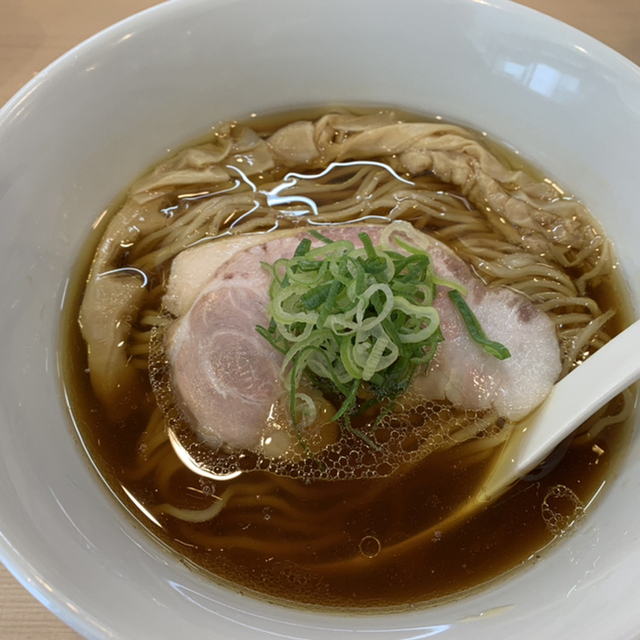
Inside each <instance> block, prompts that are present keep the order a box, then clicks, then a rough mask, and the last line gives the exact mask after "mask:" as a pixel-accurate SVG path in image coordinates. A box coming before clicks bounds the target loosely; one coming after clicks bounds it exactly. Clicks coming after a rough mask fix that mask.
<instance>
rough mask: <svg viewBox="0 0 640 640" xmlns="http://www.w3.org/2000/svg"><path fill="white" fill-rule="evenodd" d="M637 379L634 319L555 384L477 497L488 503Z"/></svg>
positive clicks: (638, 335) (639, 340) (639, 328)
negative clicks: (628, 325)
mask: <svg viewBox="0 0 640 640" xmlns="http://www.w3.org/2000/svg"><path fill="white" fill-rule="evenodd" d="M639 378H640V320H637V321H636V322H634V323H633V324H632V325H631V326H630V327H628V328H627V329H625V330H624V331H623V332H622V333H620V334H619V335H618V336H616V337H615V338H614V339H613V340H611V341H610V342H608V343H607V344H606V345H605V346H604V347H602V348H601V349H599V350H598V351H596V352H595V353H594V354H593V355H592V356H591V357H589V358H588V359H587V360H585V361H584V362H583V363H582V364H581V365H580V366H579V367H576V369H574V370H573V371H572V372H571V373H570V374H569V375H567V376H565V377H564V378H563V379H562V380H560V381H559V382H557V383H556V384H555V386H554V387H553V389H552V390H551V393H550V394H549V395H548V396H547V398H546V399H545V401H544V402H543V403H542V404H541V405H540V406H539V407H538V408H537V409H536V410H535V411H533V413H531V414H530V415H529V416H527V418H525V420H524V421H522V422H521V423H520V424H519V425H518V427H517V428H516V430H515V431H514V432H513V434H511V436H510V437H509V439H508V440H507V442H506V443H505V444H504V446H503V449H502V451H501V452H500V455H499V457H498V459H497V461H496V463H495V465H494V467H493V468H492V470H491V472H490V473H489V475H488V476H487V478H486V479H485V481H484V484H483V486H482V488H481V490H480V492H479V494H478V497H477V499H478V501H479V502H492V501H493V500H495V499H496V498H497V497H499V496H500V495H501V494H502V493H504V491H506V490H507V489H508V488H509V487H510V486H511V485H512V484H513V483H514V482H515V481H516V480H518V479H520V478H522V477H523V476H525V475H526V474H527V473H528V472H529V471H531V469H533V468H534V467H535V466H536V465H537V464H538V463H540V462H541V461H542V460H544V458H546V457H547V456H548V455H549V454H550V453H551V452H552V451H553V449H554V448H555V447H556V446H557V445H559V444H560V443H561V442H562V441H563V440H564V439H565V438H566V437H567V436H569V435H571V433H572V432H573V431H574V430H575V429H576V428H577V427H578V426H580V424H581V423H582V422H584V421H585V420H586V419H587V418H588V417H590V416H592V415H593V414H594V413H595V412H596V411H597V410H598V409H600V408H601V407H603V406H604V405H605V404H606V403H607V402H609V400H611V399H612V398H613V397H614V396H616V395H617V394H618V393H620V391H622V390H623V389H626V388H627V387H628V386H629V385H630V384H632V383H633V382H635V381H636V380H638V379H639Z"/></svg>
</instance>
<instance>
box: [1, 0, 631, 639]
mask: <svg viewBox="0 0 640 640" xmlns="http://www.w3.org/2000/svg"><path fill="white" fill-rule="evenodd" d="M223 1H224V0H215V1H213V2H211V1H210V0H209V2H208V4H209V5H210V8H211V10H212V11H215V8H216V5H218V4H219V3H222V2H223ZM231 1H233V2H242V1H245V0H231ZM343 1H344V2H349V1H350V0H343ZM428 1H430V2H431V1H433V2H443V3H448V4H459V5H472V4H482V5H485V6H486V7H487V9H488V10H492V11H493V10H498V11H503V12H506V13H509V14H511V15H512V16H515V17H520V18H521V19H522V20H529V21H530V20H536V21H538V22H539V23H540V24H541V25H544V26H546V27H553V28H555V29H556V30H558V31H559V32H560V33H561V34H562V35H563V36H564V38H565V41H567V42H571V43H572V44H573V46H575V47H576V48H578V49H583V50H587V51H589V52H590V53H591V55H592V56H594V57H597V58H599V59H600V60H602V61H603V62H604V63H605V64H606V65H607V66H610V65H614V66H615V67H616V68H617V70H618V71H619V72H621V73H626V74H633V75H634V76H635V77H636V78H637V79H638V80H640V67H638V66H637V65H636V64H634V63H633V62H632V61H630V60H629V59H627V58H626V57H624V56H623V55H622V54H620V53H618V52H617V51H615V50H613V49H612V48H611V47H609V46H608V45H606V44H604V43H602V42H600V41H598V40H596V39H595V38H593V37H592V36H590V35H588V34H586V33H584V32H582V31H580V30H579V29H577V28H575V27H573V26H571V25H569V24H567V23H565V22H563V21H561V20H559V19H557V18H553V17H551V16H548V15H546V14H544V13H542V12H540V11H537V10H535V9H532V8H530V7H526V6H524V5H521V4H518V3H517V2H514V1H513V0H490V1H485V0H428ZM206 2H207V0H181V1H180V2H171V0H164V1H163V2H161V3H160V4H157V5H155V6H152V7H149V8H147V9H144V10H142V11H140V12H137V13H135V14H133V15H131V16H128V17H126V18H124V19H122V20H120V21H118V22H116V23H114V24H113V25H110V26H109V27H107V28H105V29H103V30H101V31H99V32H98V33H96V34H94V35H92V36H90V37H89V38H87V39H85V40H83V41H82V42H80V43H79V44H77V45H76V46H74V47H73V48H71V49H70V50H68V51H67V52H65V53H64V54H62V55H61V56H59V57H58V58H57V59H55V60H54V61H53V62H51V63H50V64H49V65H47V66H46V67H45V68H44V69H43V70H42V71H40V72H39V73H38V74H37V75H36V76H34V77H33V78H32V79H31V80H30V81H29V82H27V83H26V84H25V85H24V86H23V87H22V88H21V89H19V90H18V91H17V92H16V93H15V94H14V95H13V96H12V97H11V98H10V99H9V100H8V101H7V102H6V103H5V104H4V105H2V106H1V107H0V130H2V129H3V128H5V127H8V126H11V121H12V119H13V118H14V116H15V115H16V113H17V112H19V111H20V109H21V107H22V105H23V103H24V102H25V101H29V100H31V99H33V94H34V93H35V94H37V93H38V92H39V91H40V90H45V89H46V87H47V85H48V84H50V83H52V82H55V79H56V77H57V76H58V75H60V74H65V73H67V72H68V71H69V69H70V67H72V66H73V65H74V64H76V63H77V60H78V59H80V58H82V57H83V56H85V55H86V54H87V53H91V52H97V51H99V50H100V49H101V48H103V47H105V46H108V45H109V44H111V43H114V42H116V41H117V40H118V39H120V38H121V37H122V36H123V35H126V34H127V33H131V32H134V31H138V30H146V29H147V28H150V25H151V22H152V21H153V19H156V18H157V19H158V20H168V19H170V16H171V15H173V14H174V13H183V12H189V11H190V10H191V9H192V8H194V7H196V6H201V5H204V4H205V3H206ZM150 19H151V22H150ZM151 28H152V27H151ZM18 546H19V545H14V544H13V543H12V541H10V540H9V539H7V538H6V537H5V535H4V534H3V533H2V530H1V529H0V561H1V562H2V563H3V564H4V565H5V566H6V568H7V569H8V570H9V571H10V572H11V574H12V575H13V576H14V577H15V578H16V579H17V580H18V582H19V583H20V584H21V585H22V586H23V587H24V588H25V589H26V590H27V591H28V592H29V593H31V595H32V596H34V597H35V598H36V599H37V600H38V601H39V602H40V603H41V604H42V605H43V606H45V607H46V608H47V609H49V610H50V611H51V612H52V613H53V614H54V615H56V616H57V617H58V618H59V619H60V620H62V621H63V622H64V623H65V624H67V625H68V626H69V627H70V628H72V629H74V630H75V631H77V632H78V633H80V634H81V635H82V636H85V637H92V638H94V637H95V638H113V639H115V638H119V637H120V636H119V635H117V634H115V635H114V634H113V633H112V632H111V631H110V630H109V629H108V628H106V627H105V626H103V625H102V624H101V623H100V621H99V620H98V619H97V618H96V617H94V616H93V614H91V613H89V612H88V611H87V610H83V609H78V610H75V611H74V610H72V609H71V608H69V606H68V603H67V601H66V600H65V597H64V594H63V593H62V592H61V591H60V590H59V589H56V587H55V586H54V585H55V583H56V579H55V577H53V579H51V580H50V579H47V580H46V582H45V580H44V578H43V575H42V574H41V573H40V571H39V570H38V568H37V567H36V566H34V565H33V564H31V562H30V561H29V560H28V559H27V558H25V557H24V556H23V555H22V553H21V552H20V550H19V548H18ZM45 585H46V587H47V588H45ZM51 587H53V588H52V589H51ZM638 619H639V620H640V614H639V616H638Z"/></svg>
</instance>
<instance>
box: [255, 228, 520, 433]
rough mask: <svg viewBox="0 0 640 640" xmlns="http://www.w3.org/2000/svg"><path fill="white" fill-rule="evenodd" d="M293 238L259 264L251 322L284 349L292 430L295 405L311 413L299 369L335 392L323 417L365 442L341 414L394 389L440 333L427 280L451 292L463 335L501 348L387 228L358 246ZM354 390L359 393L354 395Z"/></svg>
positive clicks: (458, 296) (425, 257)
mask: <svg viewBox="0 0 640 640" xmlns="http://www.w3.org/2000/svg"><path fill="white" fill-rule="evenodd" d="M310 235H311V236H313V237H314V238H316V239H317V240H319V241H321V242H322V244H321V246H318V247H315V248H314V247H312V243H311V240H310V239H308V238H305V239H304V240H302V241H301V242H300V244H299V245H298V248H297V249H296V251H295V254H294V256H293V257H292V258H291V259H286V258H283V259H280V260H277V261H276V262H275V263H274V264H273V265H269V264H266V263H263V265H264V267H265V268H266V269H268V270H269V272H270V273H271V275H272V281H271V286H270V289H269V296H270V300H271V302H270V304H269V306H268V308H267V317H270V324H269V326H268V327H267V328H265V327H261V326H258V327H256V329H257V331H258V332H259V333H260V334H261V335H262V336H263V337H264V338H266V339H267V340H268V341H269V342H270V343H271V345H272V346H273V347H274V348H275V349H277V350H278V351H280V352H281V353H282V354H284V363H283V369H282V371H283V375H285V379H286V381H287V388H288V392H289V403H290V407H289V408H290V414H291V416H292V420H293V423H294V426H295V427H296V430H298V435H299V438H300V432H299V427H298V418H297V414H298V413H299V412H302V414H303V416H304V418H305V422H307V423H310V422H312V421H313V420H314V419H315V410H314V403H313V401H312V400H311V398H310V397H309V396H308V395H307V394H305V393H301V392H300V390H299V387H300V381H301V379H302V377H303V376H306V377H307V378H308V379H309V381H310V382H311V383H312V384H313V385H314V386H316V387H318V388H319V389H320V390H322V391H325V392H327V391H328V392H329V393H330V394H331V393H333V394H334V395H336V396H339V397H340V398H341V399H342V404H341V406H339V408H338V410H337V412H336V414H335V415H334V416H333V418H332V419H333V420H339V419H341V418H342V419H343V424H344V425H345V427H346V428H347V429H348V430H350V431H352V432H354V433H356V434H357V435H358V436H360V437H362V438H363V439H365V440H367V441H368V442H370V444H373V443H372V442H371V441H370V440H369V438H368V437H367V436H366V435H365V434H363V433H360V432H359V431H356V430H355V429H353V427H352V426H351V420H350V418H351V417H352V416H353V415H355V414H356V413H362V412H364V411H366V410H367V409H368V408H370V407H371V406H374V405H376V404H379V403H382V402H384V401H387V405H386V406H387V407H388V406H390V404H391V403H392V402H393V400H394V399H395V398H397V397H398V396H399V395H400V394H401V393H403V392H404V391H405V390H406V389H407V387H408V386H409V383H410V382H411V379H412V378H413V375H414V374H415V372H416V370H417V369H418V368H426V367H427V366H428V364H429V362H430V361H431V360H432V359H433V357H434V356H435V353H436V350H437V347H438V343H439V342H441V341H442V340H443V339H444V338H443V336H442V332H441V330H440V319H439V316H438V312H437V311H436V309H435V308H434V306H433V302H434V299H435V295H436V286H438V285H440V286H445V287H447V288H449V289H451V291H450V292H449V295H450V297H451V300H452V301H453V303H454V304H455V305H456V307H457V308H458V309H459V311H460V313H461V315H462V318H463V320H464V322H465V325H466V326H467V329H468V331H469V334H470V335H471V337H472V338H473V339H474V340H476V342H478V343H479V344H480V345H481V346H482V347H483V348H484V349H485V350H486V351H487V352H488V353H490V354H491V355H494V356H495V357H497V358H499V359H501V360H502V359H504V358H508V357H509V355H510V354H509V351H508V350H507V349H506V348H505V347H504V346H503V345H501V344H500V343H497V342H494V341H492V340H489V339H487V337H486V336H485V335H484V333H483V331H482V328H481V327H480V324H479V323H478V320H477V319H476V317H475V315H474V314H473V312H472V311H471V309H470V308H469V306H468V305H467V303H466V302H465V300H464V298H463V295H464V294H465V293H466V291H465V290H464V288H463V287H461V286H460V285H458V284H456V283H455V282H452V281H449V280H444V279H441V278H438V276H437V275H436V274H435V273H434V271H433V267H432V264H431V259H430V257H429V254H428V253H427V252H426V251H424V250H422V249H420V248H419V247H416V246H414V245H413V244H411V243H409V242H407V241H405V240H403V239H401V238H398V237H397V235H396V236H394V237H393V243H394V244H395V246H396V247H397V248H398V249H401V250H402V251H403V252H404V253H400V252H399V251H396V250H394V249H393V248H392V246H391V244H390V242H389V241H384V238H383V240H382V241H381V243H380V245H378V246H374V244H373V242H372V241H371V238H370V237H369V235H368V234H367V233H360V234H358V238H360V241H361V242H362V245H363V246H362V247H361V248H355V246H354V244H353V243H352V242H350V241H349V240H335V241H334V240H331V239H329V238H327V237H325V236H324V235H322V234H321V233H318V232H317V231H315V230H312V231H310ZM363 399H364V400H363Z"/></svg>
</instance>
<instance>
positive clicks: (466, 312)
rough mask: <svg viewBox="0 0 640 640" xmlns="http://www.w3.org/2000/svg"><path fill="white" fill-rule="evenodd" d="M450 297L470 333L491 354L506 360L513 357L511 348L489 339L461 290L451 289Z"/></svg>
mask: <svg viewBox="0 0 640 640" xmlns="http://www.w3.org/2000/svg"><path fill="white" fill-rule="evenodd" d="M449 297H450V298H451V301H452V302H453V304H454V305H455V306H456V307H457V309H458V311H459V312H460V315H461V316H462V320H463V321H464V324H465V326H466V327H467V331H468V332H469V335H470V336H471V337H472V338H473V339H474V340H475V341H476V342H477V343H478V344H479V345H480V346H481V347H482V348H483V349H484V350H485V351H486V352H487V353H488V354H489V355H492V356H494V357H495V358H498V360H506V359H507V358H510V357H511V353H510V352H509V349H507V347H505V346H504V345H503V344H501V343H500V342H495V340H489V338H487V336H486V335H485V333H484V331H483V330H482V327H481V326H480V323H479V322H478V318H476V315H475V313H473V311H471V307H469V305H468V304H467V302H466V300H465V299H464V298H463V297H462V295H461V294H460V292H459V291H456V290H453V291H449Z"/></svg>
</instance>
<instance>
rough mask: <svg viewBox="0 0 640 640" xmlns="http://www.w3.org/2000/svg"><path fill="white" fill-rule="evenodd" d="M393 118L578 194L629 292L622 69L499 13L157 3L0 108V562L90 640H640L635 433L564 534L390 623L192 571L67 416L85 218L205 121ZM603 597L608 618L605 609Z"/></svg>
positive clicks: (637, 279)
mask: <svg viewBox="0 0 640 640" xmlns="http://www.w3.org/2000/svg"><path fill="white" fill-rule="evenodd" d="M327 104H342V105H382V106H400V107H402V108H404V109H407V110H411V111H414V112H421V113H424V114H427V115H431V116H442V117H443V118H445V119H447V120H451V121H455V122H458V123H461V124H468V125H470V126H473V127H474V128H476V129H479V130H482V131H486V132H487V133H488V135H489V136H490V137H492V138H494V139H496V140H499V141H501V142H504V143H506V144H508V145H509V146H511V147H512V148H514V149H515V150H517V151H519V152H521V153H522V154H523V155H524V156H525V157H526V158H527V159H529V160H530V161H532V162H533V163H534V164H535V165H538V166H539V167H541V168H543V169H544V171H545V172H546V173H547V175H549V176H551V177H553V178H554V180H556V181H557V182H558V183H559V184H560V185H562V186H564V187H566V188H568V189H569V190H570V191H572V192H573V193H574V194H575V195H577V196H578V197H579V198H581V199H582V200H583V201H584V202H585V203H586V204H587V206H588V207H589V208H590V209H591V211H592V212H593V213H594V214H595V215H596V217H597V218H598V219H599V220H600V221H601V223H602V224H603V226H604V228H605V229H606V231H607V233H608V235H609V236H610V238H611V239H612V240H613V242H614V244H615V245H616V249H617V252H618V255H619V257H620V268H621V270H622V272H623V274H624V276H625V278H626V281H627V283H628V286H629V289H630V293H631V297H632V300H633V302H634V304H635V305H637V304H638V300H639V296H640V257H639V256H638V252H637V250H636V247H637V246H638V242H640V218H639V217H638V216H637V215H636V213H635V212H636V208H637V196H636V194H635V189H634V185H635V182H636V181H637V180H636V176H635V173H636V171H635V169H636V168H637V166H638V159H637V154H638V152H637V149H639V148H640V70H638V69H637V68H636V67H634V66H633V65H632V64H631V63H629V62H627V61H625V60H624V59H622V58H621V57H620V56H618V55H617V54H615V53H614V52H612V51H611V50H609V49H607V48H606V47H604V46H603V45H600V44H598V43H597V42H595V41H593V40H591V39H590V38H588V37H587V36H584V35H583V34H580V33H578V32H576V31H574V30H572V29H571V28H569V27H567V26H565V25H562V24H560V23H557V22H554V21H552V20H551V19H548V18H546V17H543V16H541V15H539V14H536V13H534V12H532V11H529V10H527V9H524V8H523V7H520V6H518V5H515V4H512V3H510V2H508V1H506V0H504V1H503V0H499V1H496V2H492V3H487V2H479V1H474V0H397V1H395V2H393V3H391V2H386V3H376V4H375V5H372V4H371V3H368V2H366V0H325V1H324V2H322V3H300V2H295V1H294V0H291V1H289V0H270V2H269V3H265V2H259V1H258V0H235V1H230V0H228V1H224V0H218V1H217V2H208V3H204V2H198V1H197V0H184V1H183V2H180V3H167V4H165V5H161V6H159V7H156V8H154V9H151V10H149V11H148V12H145V13H144V14H141V15H139V16H137V17H134V18H132V19H129V20H127V21H125V22H123V23H121V24H119V25H116V26H115V27H112V28H111V29H109V30H108V31H106V32H104V33H102V34H100V35H99V36H97V37H95V38H93V39H92V40H90V41H88V42H87V43H85V44H84V45H82V46H81V47H80V48H78V49H76V50H74V51H73V52H71V53H69V54H67V55H66V56H65V57H64V58H62V59H61V60H60V61H58V62H57V63H55V64H54V65H53V66H52V67H50V68H49V69H47V70H46V71H45V72H43V74H41V75H40V76H39V77H38V78H36V79H35V80H34V81H33V82H32V83H30V84H29V85H28V86H27V87H25V89H24V90H23V91H21V92H20V93H19V94H18V95H17V96H16V97H15V98H14V99H13V100H12V101H11V102H10V103H9V104H8V105H6V107H5V108H4V109H3V110H2V111H0V149H2V152H1V153H0V181H1V182H2V189H0V216H1V218H0V224H1V226H2V233H1V234H0V255H2V256H3V260H4V265H3V270H2V272H0V291H1V292H2V294H3V298H4V300H5V304H4V312H3V313H2V315H1V316H0V346H1V349H2V353H3V358H2V360H3V365H2V367H0V434H1V436H2V440H3V442H4V446H3V447H2V448H1V449H0V532H1V533H0V555H1V557H2V560H3V561H4V562H5V563H6V564H7V566H9V568H10V569H11V570H12V571H13V572H14V573H15V574H16V575H17V576H18V578H19V579H20V580H21V581H22V582H23V584H25V585H26V586H27V587H28V588H29V589H30V590H31V591H32V592H33V593H34V595H36V597H38V598H39V599H40V600H41V601H43V602H44V603H45V604H46V605H47V606H49V607H50V608H51V609H52V610H53V611H54V612H55V613H57V614H58V615H59V616H60V617H62V618H63V619H64V620H65V621H67V622H68V623H69V624H71V626H73V627H74V628H76V629H77V630H79V631H80V632H81V633H83V634H85V635H86V636H87V637H91V638H132V637H133V638H139V637H153V638H157V639H159V640H161V639H162V638H174V637H177V636H180V637H202V636H203V634H204V637H214V638H225V639H228V640H233V639H235V638H237V639H239V640H240V639H244V640H247V639H249V638H254V637H255V638H257V637H262V636H263V635H265V634H273V635H278V636H283V637H295V638H323V637H326V635H327V633H329V632H332V633H336V632H339V631H342V632H343V633H344V634H345V635H346V634H347V632H349V631H351V632H353V631H359V632H361V633H364V634H365V636H367V635H368V634H369V633H370V634H371V635H372V636H373V634H374V633H375V637H376V638H380V639H382V640H388V639H392V638H393V639H395V638H398V639H399V638H409V637H412V638H417V637H430V636H435V635H440V636H442V637H443V638H451V637H455V638H472V637H473V638H479V639H480V640H482V638H489V637H491V638H493V637H509V638H518V639H527V638H540V637H563V638H574V637H575V638H578V637H580V638H594V639H595V638H604V637H606V638H609V639H614V638H627V637H632V634H633V630H634V629H636V630H637V629H638V628H640V614H638V613H637V608H634V606H633V605H632V603H631V597H632V594H633V593H634V592H635V591H636V590H637V588H638V587H639V586H640V543H639V542H638V539H637V538H638V534H637V531H640V507H639V506H638V504H637V500H634V497H635V495H636V494H637V490H638V488H639V486H640V452H638V447H639V446H640V445H639V443H638V441H637V439H634V440H633V442H632V443H631V445H630V448H629V452H628V454H627V457H626V460H625V462H624V465H623V468H622V470H621V472H620V474H619V476H618V477H617V478H615V479H613V480H612V482H611V484H612V485H613V486H612V487H611V489H610V490H607V491H605V492H604V494H605V495H603V496H602V497H601V498H599V502H600V504H599V505H598V507H597V508H596V509H594V510H592V511H591V512H589V514H588V516H587V517H586V518H585V521H584V522H583V523H582V524H581V526H580V528H579V530H578V531H577V532H576V533H575V534H573V535H572V536H571V537H570V538H569V539H568V540H566V541H565V542H564V543H561V544H558V545H556V546H555V547H554V548H553V549H551V550H550V551H549V552H548V553H546V554H545V555H544V557H543V559H542V560H541V561H540V562H539V563H537V564H535V565H533V566H531V567H529V568H528V569H527V570H526V571H522V572H518V573H516V574H514V575H513V576H512V577H511V578H509V579H507V580H506V581H503V582H501V583H499V584H497V585H496V586H494V587H493V588H491V589H489V590H486V591H482V592H479V593H477V594H476V595H474V596H472V597H469V598H465V599H463V600H461V601H459V602H454V603H449V604H446V605H443V606H440V607H435V608H431V609H426V610H422V611H415V612H411V613H406V614H402V615H387V616H380V615H378V616H372V617H366V616H351V617H349V616H340V615H336V614H331V615H325V614H317V613H310V612H305V611H303V610H296V609H286V608H283V607H278V606H274V605H269V604H267V603H265V602H261V601H258V600H254V599H251V598H247V597H245V596H242V595H241V594H239V593H236V592H234V591H230V590H227V589H225V588H223V587H221V586H219V585H217V584H215V583H212V582H207V581H205V580H203V579H202V578H201V577H200V576H198V575H197V574H195V573H193V572H191V571H189V570H188V569H187V568H186V567H184V566H183V565H182V564H181V563H180V562H179V561H178V560H176V559H175V558H173V557H172V556H171V555H169V554H167V553H165V552H164V551H163V550H162V549H161V548H160V547H159V546H158V545H157V544H155V543H154V542H152V541H151V540H150V539H149V538H148V537H147V535H146V534H145V533H144V532H142V531H141V530H140V529H139V527H138V526H137V525H136V524H134V523H133V522H131V521H130V520H129V519H128V518H126V517H124V515H123V511H122V510H121V508H120V506H119V505H118V504H116V502H115V500H114V499H113V497H112V496H111V495H110V494H109V493H108V492H107V491H106V490H105V488H104V487H103V486H102V485H101V483H100V481H99V479H98V477H97V474H96V473H95V471H94V470H93V468H92V467H91V465H90V463H89V462H88V460H87V458H86V456H85V455H84V454H83V452H82V449H81V445H80V443H79V442H78V440H77V438H76V437H75V435H74V432H73V429H72V428H71V426H70V424H69V419H68V415H67V413H66V411H65V407H64V399H63V398H62V394H61V385H60V382H59V379H58V375H57V367H58V361H57V349H58V336H59V324H58V323H59V316H60V309H61V304H62V302H63V299H64V295H65V291H66V286H67V283H68V278H69V276H70V273H71V269H72V266H73V264H74V262H75V260H76V257H77V254H78V252H79V251H80V248H81V246H82V243H83V240H84V239H85V238H86V236H87V235H88V233H89V231H90V229H91V226H92V225H93V224H94V223H95V221H96V219H97V218H98V216H99V215H100V214H101V213H102V212H103V211H104V210H105V209H106V207H107V206H108V205H109V203H110V202H111V200H112V199H113V198H114V197H115V196H117V195H118V194H119V193H120V192H121V190H122V189H123V188H124V187H125V186H127V185H128V184H129V183H130V182H131V181H132V179H133V178H134V177H136V176H137V175H139V174H140V172H142V171H143V170H144V169H146V168H147V167H149V166H150V165H151V164H152V163H153V162H155V161H157V160H159V159H161V158H162V157H163V156H164V155H165V154H166V153H167V151H168V150H169V149H172V148H175V147H176V146H177V145H180V144H183V143H184V142H186V141H188V140H189V139H191V138H194V137H195V136H198V135H201V134H202V133H204V132H206V130H207V129H208V128H209V127H211V126H212V125H214V124H216V123H217V122H218V121H220V120H226V119H233V118H245V117H248V116H250V114H251V113H253V112H255V113H259V114H265V113H268V112H272V111H277V110H283V109H291V108H294V107H304V106H310V105H327ZM603 602H606V603H607V607H608V609H607V616H606V618H605V617H604V616H601V615H600V613H599V612H600V611H601V606H602V603H603Z"/></svg>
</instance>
